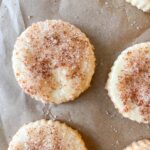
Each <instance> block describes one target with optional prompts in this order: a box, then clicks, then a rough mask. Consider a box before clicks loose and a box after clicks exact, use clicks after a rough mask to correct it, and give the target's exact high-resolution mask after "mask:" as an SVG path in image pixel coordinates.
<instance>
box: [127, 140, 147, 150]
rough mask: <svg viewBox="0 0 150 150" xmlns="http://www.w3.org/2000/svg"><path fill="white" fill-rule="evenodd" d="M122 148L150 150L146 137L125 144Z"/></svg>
mask: <svg viewBox="0 0 150 150" xmlns="http://www.w3.org/2000/svg"><path fill="white" fill-rule="evenodd" d="M124 150H150V141H149V140H147V139H144V140H140V141H137V142H133V143H132V144H131V145H129V146H127V147H126V148H125V149H124Z"/></svg>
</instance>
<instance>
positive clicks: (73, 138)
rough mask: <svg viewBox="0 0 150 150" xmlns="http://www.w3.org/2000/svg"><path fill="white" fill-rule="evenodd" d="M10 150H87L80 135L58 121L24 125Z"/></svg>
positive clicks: (12, 142) (11, 143)
mask: <svg viewBox="0 0 150 150" xmlns="http://www.w3.org/2000/svg"><path fill="white" fill-rule="evenodd" d="M8 150H87V149H86V146H85V144H84V142H83V140H82V138H81V136H80V134H79V133H78V132H77V131H75V130H73V129H72V128H70V127H68V126H67V125H66V124H64V123H60V122H58V121H51V120H49V121H46V120H40V121H36V122H32V123H29V124H27V125H24V126H23V127H21V128H20V129H19V131H18V132H17V133H16V134H15V135H14V137H13V138H12V141H11V142H10V144H9V148H8Z"/></svg>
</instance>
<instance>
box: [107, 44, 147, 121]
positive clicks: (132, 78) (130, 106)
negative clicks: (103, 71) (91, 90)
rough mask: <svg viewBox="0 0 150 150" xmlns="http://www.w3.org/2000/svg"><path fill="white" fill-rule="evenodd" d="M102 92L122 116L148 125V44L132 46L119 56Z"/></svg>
mask: <svg viewBox="0 0 150 150" xmlns="http://www.w3.org/2000/svg"><path fill="white" fill-rule="evenodd" d="M106 89H107V90H108V95H109V96H110V98H111V100H112V102H113V103H114V105H115V107H116V108H117V109H118V110H119V112H120V113H121V114H122V115H123V116H124V117H127V118H129V119H131V120H134V121H137V122H139V123H141V122H143V123H149V122H150V42H147V43H141V44H136V45H134V46H132V47H130V48H127V49H126V50H124V51H123V52H122V53H121V54H120V56H119V57H118V58H117V60H116V61H115V63H114V65H113V67H112V69H111V72H110V74H109V78H108V81H107V85H106Z"/></svg>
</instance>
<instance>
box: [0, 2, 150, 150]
mask: <svg viewBox="0 0 150 150" xmlns="http://www.w3.org/2000/svg"><path fill="white" fill-rule="evenodd" d="M46 19H63V20H65V21H69V22H71V23H72V24H74V25H76V26H77V27H79V28H80V29H81V30H82V31H83V32H85V33H86V34H87V36H88V37H89V38H90V40H91V42H92V43H93V45H94V47H95V55H96V58H97V67H96V72H95V75H94V77H93V80H92V84H91V87H90V88H89V89H88V90H87V91H86V92H84V93H83V94H82V95H81V96H80V97H79V98H78V99H77V100H76V101H74V102H69V103H65V104H61V105H58V106H56V105H53V106H51V105H50V106H44V105H43V104H42V103H40V102H37V101H35V100H33V99H32V98H30V97H29V96H27V95H25V94H24V93H23V92H22V90H21V89H20V87H19V86H18V84H17V82H16V80H15V77H14V75H13V70H12V62H11V56H12V51H13V45H14V43H15V40H16V38H17V36H19V35H20V33H21V32H22V31H23V30H25V28H26V27H27V26H29V25H31V24H32V23H33V22H37V21H41V20H46ZM145 41H150V14H145V13H143V12H142V11H140V10H138V9H136V8H135V7H132V6H130V4H128V3H126V2H125V1H124V0H20V1H19V0H0V150H6V149H7V147H8V143H9V141H10V140H11V138H12V136H13V135H14V134H15V132H16V131H17V130H18V129H19V127H20V126H22V125H23V124H25V123H28V122H31V121H35V120H38V119H42V118H52V119H53V118H56V120H60V121H64V122H66V123H67V124H69V125H70V126H71V127H73V128H75V129H77V130H79V131H80V133H81V134H82V136H83V139H84V140H85V143H86V145H87V147H88V149H89V150H121V149H122V148H124V147H125V146H126V145H128V144H130V143H131V142H132V141H134V140H139V139H142V138H150V126H149V125H145V124H138V123H136V122H133V121H130V120H128V119H125V118H123V117H122V116H121V115H120V114H119V113H118V112H117V110H116V109H115V108H114V106H113V104H112V102H111V101H110V99H109V97H108V96H107V92H106V91H105V89H104V86H105V83H106V80H107V76H108V72H109V71H110V67H111V66H112V64H113V61H114V60H115V59H116V58H117V56H118V55H119V54H120V52H121V51H122V50H123V49H125V48H126V47H128V46H131V45H133V44H135V43H140V42H145ZM48 110H50V112H51V113H48Z"/></svg>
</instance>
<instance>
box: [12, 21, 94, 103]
mask: <svg viewBox="0 0 150 150" xmlns="http://www.w3.org/2000/svg"><path fill="white" fill-rule="evenodd" d="M12 61H13V69H14V73H15V76H16V79H17V81H18V83H19V85H20V86H21V88H22V89H23V91H24V92H25V93H27V94H29V95H30V96H32V97H33V98H35V99H36V100H41V101H42V102H52V103H56V104H60V103H63V102H67V101H70V100H74V99H75V98H76V97H78V96H79V95H80V94H81V93H82V92H83V91H85V90H86V89H87V88H88V87H89V86H90V82H91V79H92V76H93V74H94V70H95V56H94V52H93V46H92V45H91V43H90V41H89V39H88V38H87V37H86V35H85V34H84V33H82V32H81V31H80V30H79V29H78V28H76V27H75V26H73V25H71V24H69V23H67V22H64V21H60V20H47V21H45V22H38V23H36V24H33V25H32V26H30V27H29V28H27V29H26V30H25V31H24V32H23V33H22V34H21V35H20V37H19V38H18V39H17V41H16V44H15V46H14V51H13V57H12Z"/></svg>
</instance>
